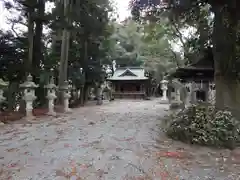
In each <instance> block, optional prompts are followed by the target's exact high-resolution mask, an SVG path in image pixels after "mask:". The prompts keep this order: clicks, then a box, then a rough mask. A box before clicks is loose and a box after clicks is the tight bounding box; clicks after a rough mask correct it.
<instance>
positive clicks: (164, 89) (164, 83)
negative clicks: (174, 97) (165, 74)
mask: <svg viewBox="0 0 240 180" xmlns="http://www.w3.org/2000/svg"><path fill="white" fill-rule="evenodd" d="M161 90H162V92H163V95H162V98H161V102H164V103H168V97H167V90H168V81H167V80H162V81H161Z"/></svg>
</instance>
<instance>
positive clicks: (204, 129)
mask: <svg viewBox="0 0 240 180" xmlns="http://www.w3.org/2000/svg"><path fill="white" fill-rule="evenodd" d="M239 132H240V125H239V122H238V121H236V120H235V119H234V118H233V116H232V114H231V113H230V112H229V111H220V110H216V109H215V108H214V107H213V106H207V105H205V104H199V105H192V106H190V107H189V108H187V109H186V110H185V111H183V112H180V113H178V114H177V115H176V116H174V117H173V121H172V122H171V124H170V126H169V127H168V129H167V135H168V136H169V137H171V138H173V139H175V140H180V141H183V142H188V143H192V144H200V145H208V146H215V147H227V148H234V147H235V146H236V143H237V142H238V141H239V139H240V134H239Z"/></svg>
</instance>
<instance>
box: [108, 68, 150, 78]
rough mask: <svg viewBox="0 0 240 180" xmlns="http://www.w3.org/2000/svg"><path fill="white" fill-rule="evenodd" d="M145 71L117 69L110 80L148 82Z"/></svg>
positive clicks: (140, 69) (141, 69) (139, 69)
mask: <svg viewBox="0 0 240 180" xmlns="http://www.w3.org/2000/svg"><path fill="white" fill-rule="evenodd" d="M146 79H148V78H147V77H146V76H145V71H144V69H143V68H140V67H125V68H117V69H116V70H115V72H114V74H113V76H112V77H110V78H108V80H112V81H114V80H146Z"/></svg>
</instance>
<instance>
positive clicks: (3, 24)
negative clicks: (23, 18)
mask: <svg viewBox="0 0 240 180" xmlns="http://www.w3.org/2000/svg"><path fill="white" fill-rule="evenodd" d="M10 1H12V0H10ZM112 1H113V3H114V4H115V6H116V11H117V13H118V18H117V21H118V22H121V21H123V20H125V19H126V18H127V17H128V16H130V11H129V9H128V4H129V1H130V0H112ZM47 7H48V6H47ZM13 14H14V13H9V12H8V11H7V10H5V9H4V7H3V2H2V1H1V0H0V29H4V30H7V29H9V28H10V26H9V25H8V24H7V17H11V16H13Z"/></svg>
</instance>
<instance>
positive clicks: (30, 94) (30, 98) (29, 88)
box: [20, 74, 71, 120]
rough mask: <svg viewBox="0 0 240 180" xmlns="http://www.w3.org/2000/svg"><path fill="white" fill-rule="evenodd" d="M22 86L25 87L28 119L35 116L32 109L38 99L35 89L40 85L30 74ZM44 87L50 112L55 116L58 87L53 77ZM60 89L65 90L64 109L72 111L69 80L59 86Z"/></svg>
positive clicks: (24, 98) (24, 95)
mask: <svg viewBox="0 0 240 180" xmlns="http://www.w3.org/2000/svg"><path fill="white" fill-rule="evenodd" d="M20 87H21V88H22V89H24V94H23V100H24V101H25V103H26V118H27V119H28V120H31V119H33V117H34V116H33V113H32V110H33V102H34V101H35V100H36V96H35V89H36V88H38V87H39V86H38V85H37V84H35V83H34V82H33V78H32V76H31V75H30V74H29V75H28V76H27V80H26V81H25V82H24V83H23V84H21V85H20ZM44 88H45V89H46V90H47V96H46V98H47V99H48V114H49V115H52V116H55V115H56V112H55V111H54V100H55V99H56V98H57V96H56V90H57V88H58V87H57V86H56V85H55V84H54V78H53V77H52V78H51V79H50V82H49V83H48V84H47V85H45V86H44ZM59 90H60V91H62V92H63V97H64V111H65V112H69V111H70V109H69V99H70V97H71V95H70V89H69V86H68V82H67V81H66V82H65V84H64V85H63V86H62V87H60V88H59Z"/></svg>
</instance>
